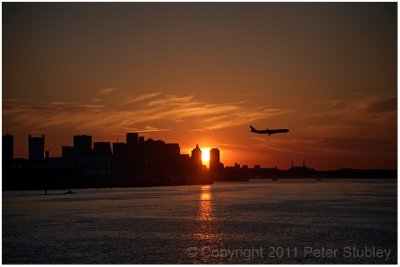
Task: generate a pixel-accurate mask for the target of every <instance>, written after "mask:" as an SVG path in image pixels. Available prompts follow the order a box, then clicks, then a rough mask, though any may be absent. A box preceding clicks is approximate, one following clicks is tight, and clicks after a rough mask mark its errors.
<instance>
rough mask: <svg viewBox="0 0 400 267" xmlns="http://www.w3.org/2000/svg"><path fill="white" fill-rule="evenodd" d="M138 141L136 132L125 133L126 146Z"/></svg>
mask: <svg viewBox="0 0 400 267" xmlns="http://www.w3.org/2000/svg"><path fill="white" fill-rule="evenodd" d="M138 142H139V134H138V133H126V144H127V145H128V146H131V145H136V144H137V143H138Z"/></svg>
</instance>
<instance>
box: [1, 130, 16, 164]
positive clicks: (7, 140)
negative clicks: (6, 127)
mask: <svg viewBox="0 0 400 267" xmlns="http://www.w3.org/2000/svg"><path fill="white" fill-rule="evenodd" d="M13 159H14V136H12V135H10V134H6V135H3V162H6V163H11V162H12V161H13Z"/></svg>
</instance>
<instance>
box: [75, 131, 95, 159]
mask: <svg viewBox="0 0 400 267" xmlns="http://www.w3.org/2000/svg"><path fill="white" fill-rule="evenodd" d="M74 149H75V150H76V153H77V156H78V157H89V156H91V152H92V136H90V135H75V136H74Z"/></svg>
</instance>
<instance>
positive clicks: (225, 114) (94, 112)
mask: <svg viewBox="0 0 400 267" xmlns="http://www.w3.org/2000/svg"><path fill="white" fill-rule="evenodd" d="M127 100H128V101H127ZM100 103H101V104H100ZM103 103H104V102H99V101H97V102H96V101H94V102H93V101H89V103H78V102H61V101H52V102H50V103H42V102H31V101H26V100H23V101H22V100H21V101H18V100H17V99H6V100H4V101H3V114H4V118H5V120H6V121H7V123H8V124H11V125H13V126H14V127H18V128H22V129H24V128H25V129H41V130H42V129H49V128H51V129H58V130H64V129H74V130H90V131H107V130H110V129H112V130H113V131H115V130H116V129H119V130H121V131H122V130H129V129H134V130H136V131H138V132H144V131H146V132H150V131H167V130H169V129H166V127H160V125H168V122H170V123H185V126H186V129H187V130H194V131H207V130H216V129H222V128H227V127H232V126H238V125H242V124H247V123H249V122H251V121H255V120H258V119H263V118H268V117H271V116H277V115H280V114H284V113H288V112H290V111H288V110H284V109H271V108H265V107H251V106H250V105H248V106H245V105H244V104H245V103H244V101H240V102H226V103H210V102H206V101H201V100H198V99H196V98H195V97H194V96H193V95H188V96H177V95H165V94H163V93H161V92H154V93H148V94H142V95H138V96H134V97H130V98H127V97H126V96H120V97H119V99H116V100H114V101H113V102H112V103H111V102H107V104H106V103H104V104H103ZM121 103H122V105H121ZM149 125H152V126H149ZM168 128H169V127H168Z"/></svg>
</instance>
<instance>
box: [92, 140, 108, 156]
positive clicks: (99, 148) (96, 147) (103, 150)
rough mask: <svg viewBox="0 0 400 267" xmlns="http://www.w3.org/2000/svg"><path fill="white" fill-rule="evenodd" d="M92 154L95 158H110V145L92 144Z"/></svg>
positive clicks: (104, 143)
mask: <svg viewBox="0 0 400 267" xmlns="http://www.w3.org/2000/svg"><path fill="white" fill-rule="evenodd" d="M93 153H94V155H95V156H96V157H105V158H111V156H112V153H111V145H110V143H109V142H95V143H94V144H93Z"/></svg>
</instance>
